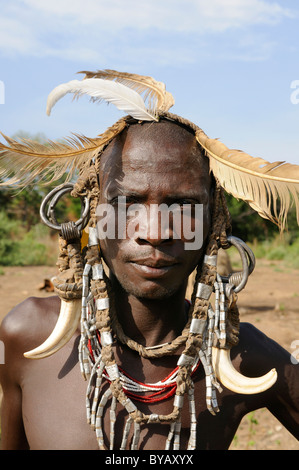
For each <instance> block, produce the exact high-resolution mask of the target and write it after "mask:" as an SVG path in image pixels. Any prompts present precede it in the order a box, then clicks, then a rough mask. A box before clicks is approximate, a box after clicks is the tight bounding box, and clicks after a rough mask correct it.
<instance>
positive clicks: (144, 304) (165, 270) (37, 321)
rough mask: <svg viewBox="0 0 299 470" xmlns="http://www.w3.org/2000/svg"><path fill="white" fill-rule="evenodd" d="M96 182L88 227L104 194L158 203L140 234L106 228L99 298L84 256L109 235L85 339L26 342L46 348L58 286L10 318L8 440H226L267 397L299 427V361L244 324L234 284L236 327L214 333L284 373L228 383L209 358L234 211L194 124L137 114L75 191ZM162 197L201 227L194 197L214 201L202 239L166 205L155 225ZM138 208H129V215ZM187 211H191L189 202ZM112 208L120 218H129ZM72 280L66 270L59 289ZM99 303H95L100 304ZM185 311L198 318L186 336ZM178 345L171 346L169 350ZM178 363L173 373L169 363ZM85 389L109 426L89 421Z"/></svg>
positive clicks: (61, 445)
mask: <svg viewBox="0 0 299 470" xmlns="http://www.w3.org/2000/svg"><path fill="white" fill-rule="evenodd" d="M86 174H87V175H88V176H86ZM82 181H83V182H84V184H82ZM86 188H88V191H87V190H86ZM86 191H87V192H89V194H92V197H90V201H91V202H92V201H93V202H92V205H93V208H91V210H90V213H91V219H92V221H93V225H92V224H91V223H90V225H89V232H90V238H92V236H93V233H94V232H93V231H92V229H93V228H94V227H95V221H97V222H99V218H97V219H96V216H95V214H96V207H98V206H99V205H101V204H109V205H110V206H111V207H113V208H114V209H115V212H114V214H121V213H122V212H121V211H122V210H123V208H120V209H121V211H120V212H119V205H120V204H122V203H123V201H125V209H126V210H127V209H129V208H130V207H132V205H137V206H142V207H145V209H146V210H145V212H140V213H141V216H140V215H139V217H138V220H137V224H136V230H135V231H133V232H132V233H131V236H128V235H126V236H122V237H120V236H118V237H117V238H115V237H106V238H105V239H101V240H100V250H101V256H102V258H103V259H104V261H105V262H106V264H107V266H108V268H109V272H110V277H109V279H108V278H106V276H105V275H103V276H100V275H97V276H94V277H93V278H92V280H91V281H90V284H91V287H90V291H89V292H90V293H91V294H92V295H91V296H90V297H89V298H87V295H86V293H85V287H86V286H87V285H89V284H86V283H87V281H86V278H87V274H86V273H87V271H88V270H86V267H89V266H91V267H95V266H98V265H97V261H96V260H95V259H96V257H97V256H98V255H97V253H98V246H97V245H98V240H97V241H96V242H93V243H92V242H90V243H89V247H88V248H87V251H86V254H85V261H84V263H85V268H84V272H83V275H82V276H81V278H82V279H83V287H82V294H81V296H82V297H83V298H84V299H85V298H86V299H87V300H88V303H89V308H90V310H88V311H89V313H90V315H91V320H90V321H89V320H88V316H87V317H85V316H84V315H85V313H86V311H87V310H86V308H87V307H86V305H85V304H84V302H82V312H83V313H82V318H83V322H82V323H81V328H82V334H81V340H80V331H79V328H78V329H77V330H76V331H75V332H74V334H73V335H72V337H71V339H70V341H69V342H67V344H65V345H64V346H63V347H62V348H61V349H59V350H58V351H57V352H55V354H52V352H53V351H54V349H53V351H51V355H47V354H48V353H47V354H45V355H47V357H45V358H43V359H37V360H31V359H28V358H26V357H24V353H25V352H28V351H31V352H30V353H28V354H27V357H30V356H31V357H34V354H35V353H34V351H35V349H34V348H35V347H36V346H37V345H38V344H40V343H42V342H43V341H44V340H45V339H46V338H47V337H48V336H49V335H50V333H51V331H52V330H53V327H54V326H55V324H56V322H57V318H58V314H59V309H60V300H59V299H58V298H56V297H50V298H47V299H35V298H31V299H28V300H27V301H25V302H23V303H22V304H21V305H19V306H17V307H16V308H15V309H14V310H13V311H12V312H11V313H10V314H9V315H8V316H7V317H6V319H5V320H4V321H3V323H2V326H1V340H2V341H3V342H4V344H5V352H6V363H5V365H3V366H1V369H0V373H1V384H2V387H3V394H4V397H3V407H2V448H3V449H28V448H30V449H97V448H98V447H100V448H101V449H109V448H114V449H119V448H124V449H130V448H133V449H141V450H154V449H155V450H157V449H164V448H165V442H166V448H172V447H170V445H171V446H172V445H173V448H174V449H176V448H181V449H187V448H189V449H190V448H196V449H227V448H228V447H229V445H230V442H231V440H232V438H233V436H234V434H235V432H236V430H237V428H238V425H239V423H240V421H241V419H242V418H243V416H244V415H245V414H247V413H248V412H250V411H252V410H255V409H258V408H261V407H266V408H268V409H269V410H270V411H271V412H272V413H273V414H274V415H275V416H276V417H277V418H278V419H279V420H280V421H281V423H282V424H283V425H284V426H285V427H286V428H287V429H289V431H290V432H291V433H293V435H294V436H296V437H297V438H298V437H299V431H298V429H299V428H298V423H299V387H298V386H299V374H298V366H296V365H294V364H292V362H291V360H290V355H289V354H288V353H287V352H286V351H285V350H284V349H282V348H281V347H280V346H279V345H278V344H277V343H275V342H273V341H272V340H271V339H269V338H267V337H266V336H265V335H264V334H263V333H261V332H260V331H258V330H257V329H255V328H254V327H253V326H251V325H249V324H241V325H240V331H239V325H238V322H237V321H236V318H235V316H234V315H235V313H236V306H235V300H236V297H235V294H234V293H233V294H231V293H227V297H228V299H229V302H228V300H226V301H224V300H223V301H222V304H221V305H220V311H221V312H222V311H224V310H223V308H224V304H225V306H226V317H225V318H222V321H223V322H224V323H225V324H226V327H225V328H226V330H225V332H224V331H223V328H222V327H221V322H220V330H221V334H220V335H219V336H217V334H218V333H219V332H218V330H217V331H216V330H213V335H214V336H213V338H214V339H213V345H214V346H217V347H219V348H220V349H221V347H222V348H223V347H224V348H231V349H232V351H231V358H232V361H233V364H234V366H235V368H236V369H237V370H238V371H241V372H242V374H243V375H244V376H248V377H259V376H264V375H265V374H266V373H268V371H269V370H270V369H273V368H275V369H276V372H277V378H276V376H275V379H276V380H274V382H275V383H274V384H272V382H271V385H270V384H269V385H267V386H266V387H264V389H263V391H262V392H261V393H253V394H252V393H250V392H248V393H250V394H246V393H245V392H244V391H242V394H240V393H237V392H236V391H232V390H231V389H230V388H229V387H226V386H225V384H223V383H222V385H224V386H223V387H222V388H223V390H222V392H221V390H220V384H219V383H218V382H217V380H216V377H215V375H214V372H213V371H211V369H209V367H211V365H209V364H210V363H208V366H206V364H205V362H206V361H208V360H209V358H210V356H209V354H208V353H207V350H208V348H206V349H205V348H204V347H203V345H204V344H205V343H206V342H207V343H208V337H209V336H208V335H209V332H208V328H207V325H211V323H209V322H208V318H210V317H212V314H211V307H210V306H209V301H208V299H207V295H206V291H207V287H208V288H209V287H210V284H211V283H212V285H213V286H214V287H215V289H216V290H217V286H218V285H219V286H220V287H221V286H223V285H222V283H221V282H220V281H219V284H217V279H218V278H217V277H216V272H215V266H214V261H215V260H214V256H215V255H214V250H216V245H217V244H218V243H222V244H225V243H226V242H227V238H226V235H225V231H226V230H227V231H229V222H228V221H227V215H228V214H227V211H226V208H225V206H224V205H223V204H224V203H223V200H222V199H221V194H222V193H221V192H220V191H219V186H218V184H217V182H215V180H214V176H213V175H212V174H211V173H210V162H209V160H208V158H207V157H206V156H205V155H204V154H203V152H202V148H201V147H200V146H199V145H198V140H197V139H196V137H195V133H194V131H193V130H192V129H190V127H188V126H186V125H184V124H182V123H180V122H175V121H174V120H172V119H169V118H165V119H163V118H161V119H160V120H159V122H150V123H140V122H138V121H135V122H134V123H131V124H130V125H129V126H127V127H125V128H124V129H122V130H121V131H120V132H119V133H118V134H117V135H116V136H115V137H114V138H113V139H112V140H111V141H110V142H109V144H108V145H107V146H105V147H104V149H103V151H102V153H101V158H100V159H97V161H96V163H95V168H94V169H93V172H91V173H90V167H89V165H87V166H86V167H85V168H84V169H83V171H82V173H81V176H80V178H79V182H78V183H77V187H76V188H75V191H74V193H77V194H79V195H80V194H81V195H83V194H85V195H86ZM123 198H124V199H123ZM161 205H166V206H168V207H170V206H173V205H176V206H178V207H180V208H182V214H183V208H184V206H186V205H188V206H191V207H192V212H191V215H190V214H189V219H188V220H190V221H191V226H192V228H194V227H197V225H196V223H197V220H196V217H195V207H196V206H197V205H202V207H203V214H202V218H201V225H200V230H201V231H202V244H200V246H198V247H196V249H192V250H191V249H188V242H190V241H189V240H186V239H184V235H183V234H182V233H181V235H180V237H176V236H175V230H174V222H173V219H171V221H172V223H170V225H169V227H168V230H167V233H166V232H165V230H164V228H163V227H162V224H161V220H160V219H158V223H157V230H156V231H155V232H154V234H153V233H152V232H151V231H150V230H149V229H150V226H151V224H152V223H153V218H152V216H149V210H150V209H151V208H153V207H157V206H161ZM95 206H96V207H95ZM132 217H133V216H131V217H128V218H127V219H126V224H127V227H128V224H129V223H131V222H132ZM107 220H108V222H109V219H107ZM181 220H183V221H184V220H186V219H184V217H183V215H181ZM108 222H107V223H108ZM114 222H115V225H116V226H117V225H118V219H116V220H115V221H114ZM155 222H157V221H155ZM127 227H126V228H127ZM137 227H138V229H137ZM197 228H198V227H197ZM126 233H127V232H126ZM72 237H73V238H74V237H75V235H72ZM72 237H70V238H68V239H66V243H65V244H64V245H63V248H62V249H61V256H60V267H61V264H62V262H63V260H65V258H66V256H67V253H70V252H71V254H69V255H68V256H69V265H68V267H67V269H61V270H62V272H63V274H64V278H63V276H62V279H64V280H66V281H67V282H66V283H65V285H68V286H69V285H72V286H73V285H74V284H71V281H73V280H74V279H75V278H76V276H75V274H76V272H79V270H80V266H79V265H80V262H79V261H78V263H75V265H72V260H73V259H74V258H75V257H76V256H77V254H78V253H79V251H80V250H77V254H76V253H75V254H74V252H75V246H76V244H75V242H74V240H73V238H72ZM95 246H96V248H94V247H95ZM68 247H70V248H69V251H68V252H67V248H68ZM78 256H79V255H78ZM70 266H71V267H70ZM74 266H75V268H74ZM197 266H198V275H197V283H198V284H197V285H198V286H199V287H197V285H196V287H195V290H194V294H193V296H192V297H193V298H192V299H191V310H192V311H193V314H192V315H193V317H192V321H191V324H190V322H189V323H188V317H190V304H189V302H188V301H186V300H185V291H186V286H187V280H188V276H189V275H190V274H191V272H192V271H193V270H194V269H195V268H196V267H197ZM71 268H72V269H71ZM76 270H77V271H76ZM74 273H75V274H74ZM204 279H206V281H205V282H206V283H204V282H203V281H204ZM214 281H215V282H214ZM61 285H62V284H61V280H60V281H59V282H58V283H57V286H58V288H59V289H60V286H61ZM61 289H62V288H61ZM211 289H212V287H211ZM64 293H65V294H66V293H67V294H68V297H64V296H63V295H61V299H62V300H61V304H63V305H64V303H65V302H66V299H67V300H68V301H69V300H70V298H71V300H72V301H74V302H75V299H76V295H75V294H76V293H75V294H74V289H72V290H71V293H70V289H65V292H64ZM73 294H74V296H73ZM108 295H109V300H110V302H109V301H108V300H107V299H108ZM222 295H223V296H224V294H223V293H222ZM72 296H73V297H72ZM221 298H222V297H221ZM94 299H95V301H94ZM94 308H95V309H96V316H95V317H92V311H93V309H94ZM84 312H85V313H84ZM194 312H196V314H194ZM213 318H214V317H213ZM88 321H89V325H88V326H86V324H87V323H88ZM213 321H214V320H213ZM84 322H85V323H84ZM82 324H83V327H82ZM186 324H187V325H188V328H187V330H188V332H187V334H186V335H185V336H183V335H182V332H184V331H185V330H186ZM95 325H96V328H95ZM209 328H210V326H209ZM216 333H217V334H216ZM222 334H224V338H223V336H222ZM216 336H217V338H218V339H216ZM237 336H239V339H237V338H236V337H237ZM178 338H180V340H179V341H178ZM57 341H58V340H57ZM59 341H60V339H59ZM176 341H177V343H176ZM219 343H221V344H219ZM78 346H79V359H80V360H79V361H78ZM51 347H52V346H51ZM168 347H170V348H171V352H169V351H168V352H165V353H163V354H162V353H161V350H163V351H164V350H165V351H166V349H165V348H168ZM46 349H47V348H46V347H45V348H44V351H45V350H46ZM214 349H215V347H214ZM32 350H33V352H32ZM55 351H56V349H55ZM156 351H157V354H155V352H156ZM159 351H160V352H159ZM86 353H87V354H89V358H88V360H89V363H88V364H89V365H88V366H86ZM42 354H43V353H42ZM42 354H41V355H42ZM49 354H50V353H49ZM84 354H85V356H84ZM37 355H38V354H37V353H36V357H37ZM198 358H200V360H199V362H198ZM191 359H192V360H191ZM97 361H98V362H97ZM196 361H197V362H196ZM79 362H80V364H79ZM80 365H81V371H82V368H83V375H85V376H86V377H87V378H89V377H90V379H89V386H88V389H87V393H86V383H84V381H83V380H81V377H80ZM85 367H87V368H86V370H85ZM101 367H102V369H101ZM215 367H216V368H217V364H216V366H215ZM99 369H100V372H98V371H99ZM175 374H176V377H177V378H176V381H175V382H174V383H175V386H173V381H172V382H171V380H170V377H172V375H175ZM103 375H104V378H103ZM216 375H217V374H216ZM220 375H221V374H220ZM120 376H121V377H122V380H123V381H124V382H121V381H120ZM208 378H211V382H212V385H213V386H212V385H211V383H210V382H209V381H208V380H207V379H208ZM218 378H219V377H218ZM232 382H234V380H232ZM245 382H246V380H245ZM153 384H155V386H154V385H153ZM164 384H167V386H166V385H164ZM168 384H169V385H168ZM246 384H247V382H246ZM123 387H124V388H123ZM142 387H144V388H142ZM240 387H241V386H240ZM217 388H218V391H217V399H216V396H215V391H216V389H217ZM231 388H233V389H234V388H235V385H234V386H232V387H231ZM148 390H152V393H149V392H148ZM220 392H221V393H220ZM186 397H187V398H186ZM86 398H87V400H86ZM85 402H86V403H87V412H88V413H87V414H88V416H89V422H91V424H92V425H93V427H94V428H95V430H96V437H97V440H96V439H95V433H94V432H93V430H92V429H91V427H90V426H89V424H87V423H86V412H85V409H84V408H85ZM207 405H208V406H207ZM218 408H219V411H218ZM109 411H110V413H109ZM93 415H94V416H93ZM128 416H129V418H128ZM115 420H116V424H115V425H114V423H115ZM190 429H191V431H190ZM97 441H98V442H97ZM111 443H113V447H112V446H111ZM172 443H173V444H172ZM167 446H168V447H167ZM178 446H179V447H178Z"/></svg>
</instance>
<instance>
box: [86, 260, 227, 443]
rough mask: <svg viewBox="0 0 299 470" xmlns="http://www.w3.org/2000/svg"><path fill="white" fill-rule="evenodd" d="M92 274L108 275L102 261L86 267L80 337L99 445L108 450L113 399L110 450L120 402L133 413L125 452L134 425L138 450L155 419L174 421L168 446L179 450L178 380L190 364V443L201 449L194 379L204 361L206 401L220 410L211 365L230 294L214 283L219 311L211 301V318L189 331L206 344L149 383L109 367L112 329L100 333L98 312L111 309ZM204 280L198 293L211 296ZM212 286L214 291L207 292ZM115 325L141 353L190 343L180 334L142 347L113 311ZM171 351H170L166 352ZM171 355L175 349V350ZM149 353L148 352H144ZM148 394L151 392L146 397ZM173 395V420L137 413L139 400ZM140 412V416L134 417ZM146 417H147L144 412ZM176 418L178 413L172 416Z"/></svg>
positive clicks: (192, 321) (221, 335)
mask: <svg viewBox="0 0 299 470" xmlns="http://www.w3.org/2000/svg"><path fill="white" fill-rule="evenodd" d="M212 261H213V262H214V263H215V262H216V260H215V259H213V260H211V257H207V256H206V257H205V262H207V263H208V262H209V263H211V262H212ZM90 272H92V279H93V280H97V279H99V278H102V277H103V275H104V274H103V267H102V265H99V264H96V265H94V266H91V265H88V264H86V265H85V269H84V274H83V296H82V317H81V331H82V333H81V341H80V346H79V362H80V367H81V372H82V374H83V376H84V377H85V378H89V382H88V387H87V393H86V409H87V420H88V422H89V423H90V425H91V426H92V428H93V429H94V430H95V432H96V437H97V440H98V444H99V447H100V449H102V450H105V445H104V436H103V415H104V409H105V406H106V405H107V402H108V401H109V400H110V398H112V401H111V406H110V450H112V449H113V448H114V437H115V434H114V427H115V421H116V405H117V401H119V402H120V403H121V404H122V405H123V406H124V408H125V409H126V410H127V412H128V414H129V417H128V418H127V421H126V424H125V428H124V433H123V439H122V443H121V450H124V449H126V448H127V444H128V437H129V432H130V429H131V426H132V425H133V426H134V432H133V439H132V442H131V449H132V450H136V449H137V448H138V444H139V438H140V425H141V424H142V423H147V424H150V423H154V422H161V423H162V422H169V424H170V430H169V434H168V437H167V439H166V445H165V449H170V448H171V445H172V448H173V449H174V450H179V448H180V429H181V409H182V407H183V402H184V396H183V395H180V394H177V393H176V392H177V380H178V372H179V368H180V367H182V366H187V367H189V368H190V370H191V373H190V378H189V383H188V387H187V388H186V392H187V396H188V401H189V413H190V437H189V442H188V450H194V449H195V448H196V429H197V419H196V408H195V399H194V383H193V380H192V378H191V377H192V376H193V375H194V373H195V371H196V370H197V368H198V366H199V363H201V364H202V366H203V368H204V371H205V374H206V403H207V407H208V409H209V411H210V412H211V413H212V414H215V412H217V411H219V409H218V404H217V398H216V389H218V390H221V387H220V385H219V384H218V382H217V380H216V378H215V375H214V371H213V368H212V366H211V349H212V342H213V336H214V334H216V336H217V337H218V338H219V339H221V340H222V341H223V340H225V327H224V321H223V319H224V317H225V308H226V305H225V296H224V294H223V286H222V284H221V280H220V278H218V279H217V281H215V283H214V290H215V292H216V304H215V312H214V310H213V309H212V307H211V305H209V309H208V318H207V320H206V321H202V320H200V319H197V318H193V319H191V318H189V320H188V322H187V325H186V328H185V330H186V331H187V332H188V333H189V332H191V333H193V334H196V333H199V332H200V334H202V336H203V343H202V347H201V349H200V350H199V352H198V353H197V355H196V356H195V357H190V356H186V355H185V354H181V356H180V358H179V361H178V363H177V367H176V368H175V369H174V370H173V371H172V372H171V373H170V374H169V375H168V376H167V377H166V378H164V379H163V380H161V381H158V382H157V383H154V384H146V383H141V382H140V381H137V380H136V379H134V378H132V377H130V376H129V375H128V374H127V373H126V372H125V371H124V370H123V369H121V368H120V367H118V366H117V364H116V363H115V364H113V365H106V364H105V360H104V358H103V354H102V352H103V351H102V349H103V347H105V346H107V345H112V343H113V338H112V333H111V331H107V330H105V329H103V330H102V331H100V332H99V331H98V329H97V325H96V312H98V311H99V310H101V309H106V308H108V307H109V299H108V298H107V297H105V298H99V299H97V300H94V296H93V295H92V292H91V291H90V289H89V276H90ZM207 288H208V286H206V285H204V284H201V283H199V284H198V288H197V292H196V294H197V295H198V296H207V294H209V295H210V294H211V292H212V288H208V289H207ZM207 290H209V293H207ZM111 324H113V326H114V329H113V331H114V332H116V337H117V340H119V341H121V342H125V344H127V345H128V346H129V347H130V348H131V349H133V350H138V347H139V349H140V348H141V349H140V351H142V353H141V355H142V356H143V357H145V356H146V357H153V356H152V353H153V352H154V351H155V354H156V353H157V352H158V357H162V356H163V355H165V348H168V351H169V350H170V351H171V352H173V351H175V350H177V349H178V347H179V346H180V345H182V344H185V343H186V341H187V336H186V335H183V334H182V335H181V336H180V337H178V338H176V340H174V341H172V342H171V343H166V344H165V345H160V347H157V348H155V347H153V348H145V347H142V346H141V345H137V344H136V343H135V342H134V341H132V340H131V341H128V340H126V338H124V337H123V331H122V329H121V327H120V325H119V324H118V322H117V319H116V318H115V315H114V316H113V315H112V314H111ZM140 351H139V353H140ZM166 354H167V352H166ZM170 354H171V353H170ZM144 355H145V356H144ZM103 380H106V381H108V382H109V384H110V387H109V388H108V389H107V390H106V391H105V392H101V385H102V382H103ZM117 380H119V381H120V383H121V386H122V389H123V391H124V392H125V397H126V398H125V399H123V398H122V399H119V398H117V397H116V396H115V395H114V393H113V391H114V382H115V381H117ZM146 393H148V394H149V395H146ZM172 396H174V401H173V407H174V410H176V411H175V413H173V414H172V417H171V418H169V417H168V415H166V416H161V415H157V414H154V413H152V414H150V415H147V416H144V415H142V413H140V412H139V411H138V408H137V406H136V405H135V403H134V402H133V400H134V401H139V402H144V403H149V404H150V403H155V402H158V401H162V400H166V399H167V398H169V397H172ZM134 415H135V416H137V418H136V417H135V419H134V417H133V416H134ZM141 415H142V416H141ZM173 416H174V417H173Z"/></svg>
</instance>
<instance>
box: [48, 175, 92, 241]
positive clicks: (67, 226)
mask: <svg viewBox="0 0 299 470" xmlns="http://www.w3.org/2000/svg"><path fill="white" fill-rule="evenodd" d="M73 188H74V185H73V184H72V183H65V184H62V185H60V186H58V187H57V188H54V189H53V190H52V191H50V192H49V194H47V196H46V197H45V198H44V199H43V201H42V203H41V206H40V216H41V219H42V221H43V222H44V223H45V224H46V225H47V226H48V227H50V228H52V229H54V230H57V231H59V232H60V233H61V235H62V237H63V238H64V239H66V240H69V239H72V238H80V237H81V232H82V230H83V229H84V227H86V225H87V223H88V219H89V200H88V198H87V197H84V198H82V199H81V217H80V218H79V219H78V220H77V221H76V222H66V223H62V224H58V222H57V220H56V216H55V211H54V209H55V206H56V204H57V203H58V201H59V199H60V198H61V197H62V196H63V195H64V194H66V193H70V192H71V191H72V190H73ZM49 201H50V202H49ZM48 204H49V207H48V210H47V211H46V207H47V205H48Z"/></svg>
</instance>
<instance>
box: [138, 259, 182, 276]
mask: <svg viewBox="0 0 299 470" xmlns="http://www.w3.org/2000/svg"><path fill="white" fill-rule="evenodd" d="M130 263H131V264H132V265H133V266H134V267H135V269H137V270H138V271H139V272H140V273H142V274H144V275H145V276H146V277H150V278H158V277H162V276H165V275H166V274H167V273H168V272H169V271H171V270H172V269H173V268H174V267H175V266H176V265H177V264H178V262H177V261H175V260H169V259H164V258H146V259H141V260H140V259H138V260H131V261H130Z"/></svg>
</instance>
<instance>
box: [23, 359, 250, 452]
mask: <svg viewBox="0 0 299 470" xmlns="http://www.w3.org/2000/svg"><path fill="white" fill-rule="evenodd" d="M123 362H127V363H128V367H129V371H130V375H132V376H133V377H135V378H136V380H137V381H138V382H144V383H156V382H159V381H161V380H163V379H164V378H165V377H167V376H168V375H169V372H170V371H171V370H172V362H173V365H175V359H174V360H173V361H172V360H167V361H166V362H165V361H161V362H160V363H155V362H154V361H152V362H151V363H148V364H147V365H145V364H144V363H142V360H139V359H138V360H136V361H135V362H134V361H133V362H132V360H130V358H127V361H123ZM134 369H135V370H134ZM194 386H195V388H194V390H195V395H194V402H195V413H196V421H197V433H196V434H197V436H196V437H197V447H198V448H203V449H205V448H227V447H228V446H229V443H230V441H231V439H232V438H233V436H234V432H235V430H236V428H237V426H238V423H239V421H240V419H241V417H242V416H241V415H242V410H240V411H238V413H236V406H235V405H236V403H235V402H234V399H233V397H232V396H231V395H230V394H229V393H227V392H225V391H224V395H223V394H222V396H219V407H220V412H219V413H217V415H216V416H212V415H211V414H210V413H209V411H207V407H206V401H205V379H204V373H203V370H202V369H201V367H200V366H199V368H198V370H197V372H196V373H195V375H194ZM108 389H109V383H108V382H107V381H105V380H104V381H103V383H102V386H101V388H100V397H103V396H104V395H105V392H107V390H108ZM86 391H87V383H86V382H85V381H84V380H83V378H82V377H81V374H80V370H79V365H78V363H77V362H76V351H75V350H74V351H70V356H69V357H68V358H67V360H65V351H64V354H63V352H59V353H58V354H57V355H54V356H53V357H50V358H47V359H44V360H41V361H33V362H32V363H31V364H30V366H29V367H28V370H27V373H26V375H25V376H24V380H23V384H22V392H23V422H24V427H25V432H26V436H27V439H28V442H29V445H30V448H31V449H42V450H46V449H67V450H73V449H74V450H81V449H82V450H89V449H90V450H92V449H98V448H99V446H98V442H97V437H96V430H95V429H93V426H91V425H90V424H89V423H87V418H86ZM166 394H167V392H166ZM165 396H166V395H164V399H163V400H159V399H158V400H157V399H154V400H150V401H137V400H133V401H134V403H135V404H136V406H137V408H138V409H139V410H140V411H141V412H142V413H144V414H157V415H169V414H170V413H171V412H172V410H173V406H174V402H173V400H174V395H173V394H170V395H169V397H167V396H166V398H165ZM156 398H159V395H157V396H156ZM223 403H225V407H224V406H222V404H223ZM102 406H103V410H102V411H103V412H102V423H101V426H102V434H103V441H104V446H105V448H106V449H108V450H109V449H110V448H111V446H112V442H113V448H114V449H119V448H120V447H121V446H122V442H123V439H124V434H125V433H127V444H126V449H130V447H131V445H132V442H133V440H134V432H135V431H136V429H134V423H130V421H129V420H128V413H127V412H126V410H124V408H123V407H122V406H121V405H120V404H117V405H116V408H115V417H116V421H115V423H114V410H113V407H114V405H113V399H112V397H111V396H109V393H108V398H107V399H106V400H104V401H102ZM190 416H191V415H190V403H189V400H188V397H186V398H185V400H184V405H183V409H182V415H181V424H180V437H179V440H180V442H179V447H180V449H187V446H188V440H189V437H190V426H191V419H190ZM228 416H229V419H228ZM170 431H171V425H170V424H169V423H167V422H166V423H161V422H160V423H155V422H151V423H147V424H141V426H140V429H139V431H138V432H139V433H140V436H139V446H138V448H139V449H141V450H163V449H165V445H166V442H167V439H168V438H169V435H170ZM171 448H172V445H171Z"/></svg>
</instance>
